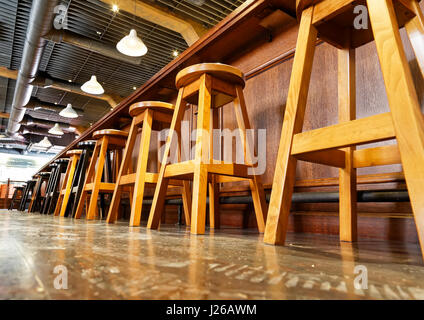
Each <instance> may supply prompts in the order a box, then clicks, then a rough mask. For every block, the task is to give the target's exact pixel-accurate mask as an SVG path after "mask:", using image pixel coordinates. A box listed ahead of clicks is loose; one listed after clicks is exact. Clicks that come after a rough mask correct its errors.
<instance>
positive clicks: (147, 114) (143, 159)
mask: <svg viewBox="0 0 424 320" xmlns="http://www.w3.org/2000/svg"><path fill="white" fill-rule="evenodd" d="M152 123H153V112H152V111H151V110H146V111H144V117H143V131H142V133H141V139H140V149H139V156H138V160H137V169H136V175H135V184H134V195H133V200H132V203H131V217H130V227H138V226H139V225H140V219H141V210H142V207H143V198H144V187H145V185H146V171H147V161H148V158H149V148H150V137H151V134H152Z"/></svg>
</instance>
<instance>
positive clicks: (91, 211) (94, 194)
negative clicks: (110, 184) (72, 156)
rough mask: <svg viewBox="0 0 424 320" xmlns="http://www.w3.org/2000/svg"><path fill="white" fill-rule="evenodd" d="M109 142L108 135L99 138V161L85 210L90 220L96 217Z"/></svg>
mask: <svg viewBox="0 0 424 320" xmlns="http://www.w3.org/2000/svg"><path fill="white" fill-rule="evenodd" d="M108 144H109V137H107V136H105V137H103V138H102V139H101V145H102V146H101V148H100V154H99V161H98V162H97V168H96V174H95V176H94V183H93V190H91V198H90V204H89V206H88V210H87V217H86V218H87V220H92V219H94V218H95V217H96V213H97V199H98V197H99V192H100V184H101V180H102V175H103V169H104V165H105V161H106V153H107V148H108Z"/></svg>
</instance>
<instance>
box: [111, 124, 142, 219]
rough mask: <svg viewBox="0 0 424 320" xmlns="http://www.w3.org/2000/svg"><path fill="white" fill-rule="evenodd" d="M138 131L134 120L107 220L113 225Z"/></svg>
mask: <svg viewBox="0 0 424 320" xmlns="http://www.w3.org/2000/svg"><path fill="white" fill-rule="evenodd" d="M137 129H138V127H137V126H136V125H135V119H133V121H132V123H131V128H130V132H129V135H128V141H127V145H126V146H125V151H124V157H123V160H122V163H121V166H120V168H119V173H118V178H117V179H116V185H115V190H114V191H113V195H112V200H111V202H110V206H109V212H108V215H107V219H106V222H107V223H113V222H115V221H116V217H117V214H118V209H119V203H120V202H121V194H122V186H121V177H122V176H123V175H124V174H126V172H127V170H128V169H129V167H130V164H131V157H132V152H133V149H134V144H135V140H136V138H137Z"/></svg>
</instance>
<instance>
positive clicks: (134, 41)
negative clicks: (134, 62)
mask: <svg viewBox="0 0 424 320" xmlns="http://www.w3.org/2000/svg"><path fill="white" fill-rule="evenodd" d="M116 49H118V51H119V52H121V53H122V54H125V55H127V56H130V57H141V56H144V55H145V54H146V53H147V47H146V45H145V44H144V42H143V41H142V40H141V39H140V38H139V37H137V31H135V30H134V29H131V31H130V34H129V35H127V36H125V37H123V38H122V39H121V41H119V42H118V44H117V45H116Z"/></svg>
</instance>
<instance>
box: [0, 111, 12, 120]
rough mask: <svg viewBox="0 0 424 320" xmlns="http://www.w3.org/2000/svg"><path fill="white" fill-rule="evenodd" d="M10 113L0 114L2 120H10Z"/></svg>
mask: <svg viewBox="0 0 424 320" xmlns="http://www.w3.org/2000/svg"><path fill="white" fill-rule="evenodd" d="M9 118H10V113H5V112H0V119H9Z"/></svg>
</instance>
